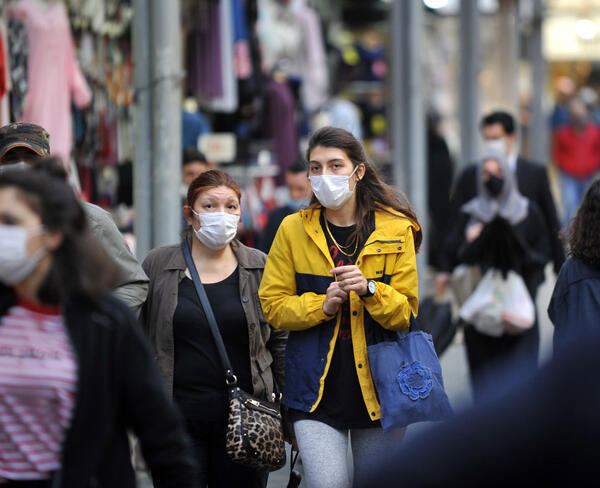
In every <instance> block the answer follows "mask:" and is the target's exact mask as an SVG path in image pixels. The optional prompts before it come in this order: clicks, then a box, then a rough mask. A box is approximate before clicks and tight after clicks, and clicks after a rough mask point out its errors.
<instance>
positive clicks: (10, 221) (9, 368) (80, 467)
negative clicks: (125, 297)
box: [0, 170, 196, 488]
mask: <svg viewBox="0 0 600 488" xmlns="http://www.w3.org/2000/svg"><path fill="white" fill-rule="evenodd" d="M114 280H115V273H114V268H113V266H112V264H111V262H110V261H109V260H108V258H107V257H106V256H105V254H104V253H103V252H102V250H101V249H100V248H99V247H98V246H97V243H96V241H95V239H94V238H93V236H92V235H91V234H90V233H89V230H88V224H87V217H86V214H85V212H84V210H83V208H82V207H81V205H80V204H79V202H78V201H77V198H76V196H75V194H74V193H73V191H72V189H71V188H70V187H69V186H68V184H66V183H65V182H63V181H61V180H59V179H56V178H52V177H48V176H44V175H42V174H40V173H36V172H33V171H31V170H23V171H9V172H5V173H3V174H2V175H0V413H1V415H0V439H1V440H2V455H1V456H0V484H2V486H6V487H17V486H35V487H48V488H49V487H61V488H81V487H83V486H107V487H108V486H119V487H132V488H133V487H134V486H135V485H136V483H135V475H134V471H133V468H132V466H131V462H130V456H129V444H128V438H127V432H128V431H132V432H134V433H135V434H136V435H137V436H138V437H139V439H140V442H141V445H142V450H143V452H144V457H145V459H146V462H147V463H148V466H149V468H150V469H151V471H152V475H153V478H154V481H155V483H156V486H160V487H173V488H174V487H195V486H196V485H195V472H194V468H193V463H192V458H191V455H190V452H189V446H188V444H187V442H185V440H184V431H183V426H182V425H181V422H180V420H179V417H178V415H177V414H176V411H175V410H174V408H173V407H172V405H171V403H170V401H169V399H168V397H167V395H166V393H165V391H164V387H163V385H162V383H161V380H160V376H159V372H158V370H157V368H156V366H155V364H154V362H153V360H152V356H151V354H150V349H149V348H148V347H147V345H146V342H145V339H144V337H143V336H142V334H141V331H140V330H139V327H138V325H137V323H136V320H135V317H134V316H133V314H132V312H131V311H130V310H129V309H128V308H127V307H126V306H125V305H124V304H122V303H121V302H120V301H119V300H117V299H115V298H112V297H111V296H110V294H109V292H110V289H111V285H112V284H113V282H114ZM157 419H160V421H159V422H157Z"/></svg>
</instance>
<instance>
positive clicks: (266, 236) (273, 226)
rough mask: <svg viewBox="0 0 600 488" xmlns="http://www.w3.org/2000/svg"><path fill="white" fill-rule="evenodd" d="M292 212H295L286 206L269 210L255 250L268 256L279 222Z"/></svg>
mask: <svg viewBox="0 0 600 488" xmlns="http://www.w3.org/2000/svg"><path fill="white" fill-rule="evenodd" d="M294 212H295V210H293V209H292V208H290V207H288V206H287V205H284V206H283V207H277V208H275V209H273V210H271V212H270V213H269V216H268V217H267V225H265V228H264V229H263V231H262V233H261V234H260V236H259V238H258V243H257V246H256V248H257V249H260V250H261V251H262V252H264V253H265V254H269V251H270V250H271V244H273V240H274V239H275V234H277V231H278V230H279V226H280V225H281V222H283V219H285V218H286V217H287V216H288V215H290V214H293V213H294Z"/></svg>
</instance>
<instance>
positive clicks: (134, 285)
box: [83, 202, 148, 314]
mask: <svg viewBox="0 0 600 488" xmlns="http://www.w3.org/2000/svg"><path fill="white" fill-rule="evenodd" d="M83 210H84V211H85V215H86V216H87V221H88V225H89V227H90V231H91V233H92V235H93V236H94V239H95V240H96V242H97V243H98V244H99V245H100V247H101V248H102V249H104V251H105V252H106V253H107V254H108V256H109V257H110V258H111V259H112V260H113V261H114V263H115V265H116V266H117V270H118V273H119V276H118V282H117V288H116V289H115V295H116V296H117V297H118V298H120V299H121V300H123V301H124V302H125V303H126V304H127V305H128V306H129V308H131V310H133V311H134V312H135V313H136V314H139V312H140V310H141V308H142V305H143V304H144V302H145V301H146V295H147V294H148V277H147V276H146V274H145V273H144V271H143V270H142V267H141V266H140V265H139V263H138V262H137V260H136V259H135V256H134V255H133V253H132V252H131V251H130V250H129V247H128V246H127V243H126V242H125V239H124V238H123V235H122V234H121V232H119V229H118V227H117V224H115V221H114V220H113V218H112V217H111V215H110V214H109V213H108V212H107V211H106V210H103V209H102V208H100V207H98V206H97V205H94V204H92V203H87V202H83Z"/></svg>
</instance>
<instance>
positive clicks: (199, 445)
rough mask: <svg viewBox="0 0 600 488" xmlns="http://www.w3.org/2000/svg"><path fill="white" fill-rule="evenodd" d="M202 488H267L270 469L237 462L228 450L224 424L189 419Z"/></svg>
mask: <svg viewBox="0 0 600 488" xmlns="http://www.w3.org/2000/svg"><path fill="white" fill-rule="evenodd" d="M186 426H187V431H188V434H189V437H190V441H191V444H192V452H193V455H194V457H195V459H196V463H197V465H198V472H199V479H200V484H199V485H198V486H199V487H201V488H205V487H206V486H209V487H210V488H233V487H238V486H239V487H247V488H265V487H266V486H267V479H268V477H269V473H268V472H267V471H257V470H255V469H251V468H247V467H245V466H242V465H240V464H237V463H234V462H233V461H231V459H229V456H227V452H226V451H225V425H224V424H223V423H221V422H203V421H197V420H190V419H188V420H186Z"/></svg>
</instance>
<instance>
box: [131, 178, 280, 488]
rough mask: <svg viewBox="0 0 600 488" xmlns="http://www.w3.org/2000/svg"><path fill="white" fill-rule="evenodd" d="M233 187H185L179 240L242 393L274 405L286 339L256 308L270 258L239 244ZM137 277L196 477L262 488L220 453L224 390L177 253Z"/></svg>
mask: <svg viewBox="0 0 600 488" xmlns="http://www.w3.org/2000/svg"><path fill="white" fill-rule="evenodd" d="M240 199H241V193H240V189H239V186H238V185H237V183H236V182H235V181H234V180H233V179H232V178H231V177H230V176H229V175H228V174H227V173H224V172H223V171H219V170H211V171H207V172H205V173H202V174H201V175H200V176H198V177H197V178H196V179H195V180H194V181H193V182H192V184H191V185H190V187H189V189H188V193H187V199H186V205H185V206H184V207H183V215H184V217H185V219H186V221H187V223H188V224H189V227H188V228H187V229H186V230H184V232H183V240H184V241H185V242H187V244H188V246H189V249H191V256H192V259H193V261H194V264H195V267H196V269H197V270H198V274H199V276H200V281H201V282H202V283H203V285H204V288H205V290H206V294H207V295H208V299H209V302H210V305H211V308H212V309H213V312H214V315H215V318H216V321H217V324H218V326H219V329H220V333H221V335H222V337H223V342H224V343H225V347H226V350H227V354H228V356H229V359H230V361H231V364H232V366H233V370H234V371H235V373H236V376H237V380H238V386H239V387H240V388H241V389H242V390H244V391H246V392H248V393H250V394H254V396H257V397H260V398H264V399H265V400H271V399H272V395H273V393H274V391H275V389H276V388H277V387H276V386H275V381H274V379H276V380H277V386H278V387H279V388H283V369H284V362H285V359H284V356H285V344H286V339H287V333H286V332H282V331H277V330H274V329H272V328H271V326H270V325H269V324H268V323H267V322H266V320H265V318H264V316H263V314H262V311H261V306H260V302H259V299H258V286H259V284H260V280H261V278H262V273H263V269H264V265H265V260H266V256H265V255H264V254H263V253H262V252H260V251H258V250H256V249H250V248H248V247H246V246H244V245H243V244H242V243H240V242H239V241H238V240H236V239H235V236H236V234H237V228H238V223H239V219H240V215H241V207H240ZM142 267H143V268H144V271H145V272H146V274H147V275H148V277H149V279H150V290H149V293H148V299H147V302H146V304H145V307H144V311H143V321H144V325H145V328H146V332H147V334H148V337H149V338H150V341H151V343H152V345H153V347H154V350H155V353H156V357H157V360H158V364H159V366H160V369H161V372H162V375H163V379H164V381H165V382H166V384H167V387H168V389H169V391H170V392H171V393H172V396H173V400H174V402H175V404H176V405H177V406H178V407H179V410H180V411H181V413H182V415H183V417H184V420H185V423H186V425H187V428H188V433H189V435H190V437H191V439H192V444H193V447H194V453H195V456H196V460H197V463H198V465H199V468H200V473H201V484H200V485H199V486H202V487H204V486H207V484H208V485H210V486H211V488H212V487H229V486H249V487H264V486H266V482H267V473H266V472H264V471H259V470H255V469H251V468H247V467H245V466H242V465H239V464H235V463H234V462H233V461H231V460H230V459H229V458H228V456H227V453H226V451H225V424H226V413H227V385H226V381H225V379H226V378H225V370H224V368H223V367H222V363H221V360H220V356H219V354H218V351H217V347H216V345H215V342H214V340H213V337H212V335H211V329H210V326H209V323H208V321H207V318H206V315H205V312H204V309H203V307H202V305H201V303H200V300H199V298H198V296H197V293H196V290H195V288H194V283H193V281H192V279H191V275H190V272H189V270H188V268H187V265H186V260H185V257H184V253H183V249H182V247H181V245H179V244H177V245H172V246H165V247H160V248H158V249H154V250H153V251H151V252H150V253H149V254H148V257H147V258H146V259H145V261H144V263H143V265H142Z"/></svg>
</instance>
